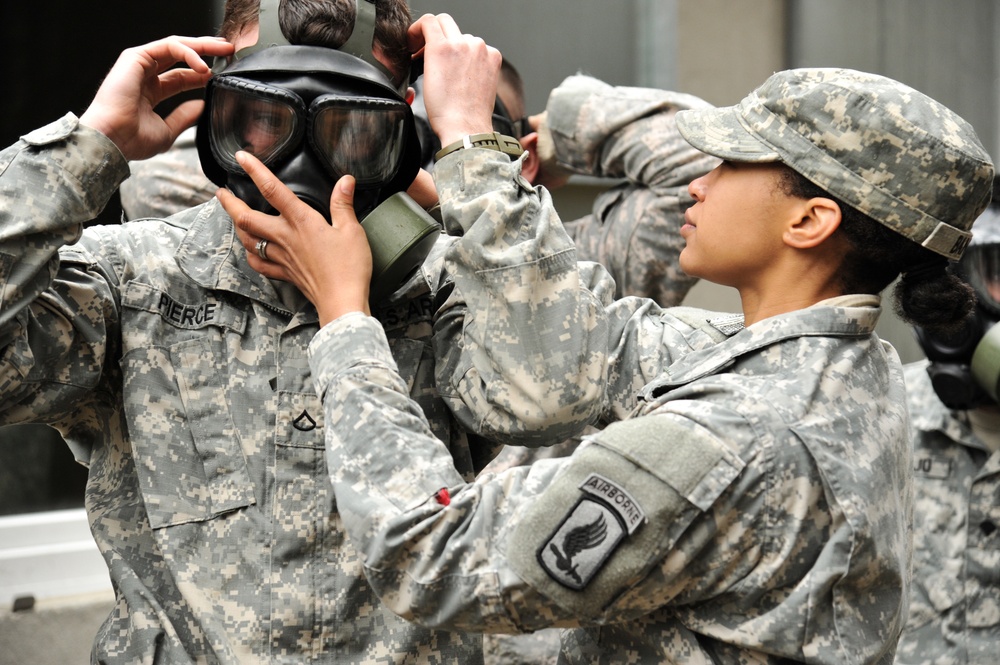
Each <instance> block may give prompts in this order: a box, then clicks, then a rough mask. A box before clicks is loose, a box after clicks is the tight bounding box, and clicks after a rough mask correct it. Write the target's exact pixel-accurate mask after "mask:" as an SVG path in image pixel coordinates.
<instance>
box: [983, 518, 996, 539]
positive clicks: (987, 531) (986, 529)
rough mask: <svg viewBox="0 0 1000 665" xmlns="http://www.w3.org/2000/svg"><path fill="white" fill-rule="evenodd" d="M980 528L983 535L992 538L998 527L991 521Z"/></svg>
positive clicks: (987, 521)
mask: <svg viewBox="0 0 1000 665" xmlns="http://www.w3.org/2000/svg"><path fill="white" fill-rule="evenodd" d="M979 528H980V530H981V531H982V532H983V535H986V536H992V535H993V532H994V531H996V530H997V525H996V524H994V523H993V522H992V521H991V520H986V521H985V522H983V523H982V524H980V525H979Z"/></svg>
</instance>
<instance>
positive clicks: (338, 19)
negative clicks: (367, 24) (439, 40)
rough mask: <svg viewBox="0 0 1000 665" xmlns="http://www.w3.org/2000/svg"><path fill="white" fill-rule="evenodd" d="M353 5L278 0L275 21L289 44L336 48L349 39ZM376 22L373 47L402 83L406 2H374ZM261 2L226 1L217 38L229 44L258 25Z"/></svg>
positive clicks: (349, 0)
mask: <svg viewBox="0 0 1000 665" xmlns="http://www.w3.org/2000/svg"><path fill="white" fill-rule="evenodd" d="M355 1H361V0H281V3H280V5H279V7H278V19H279V22H280V24H281V32H282V33H283V34H284V35H285V39H287V40H288V41H289V42H290V43H292V44H304V45H311V46H324V47H326V48H339V47H340V46H342V45H343V44H344V42H346V41H347V39H348V37H350V33H349V32H348V29H349V28H350V26H353V25H354V17H355V13H356V11H357V10H356V4H355ZM375 1H376V5H375V6H376V9H377V12H378V18H377V20H376V22H375V43H376V44H377V45H378V47H379V49H380V50H381V53H382V55H383V56H384V57H385V59H386V60H387V61H388V62H389V63H390V69H391V70H392V72H393V75H394V76H395V77H396V80H397V82H401V81H402V80H403V78H404V77H405V76H406V75H407V73H408V72H409V68H410V50H409V46H408V41H407V30H408V29H409V27H410V23H411V22H412V20H411V18H410V8H409V6H408V5H407V4H406V0H375ZM259 12H260V0H226V7H225V13H224V15H223V18H222V26H221V27H220V28H219V34H220V35H221V36H222V37H225V38H226V39H228V40H230V41H232V40H234V39H235V38H236V37H237V36H239V35H240V34H241V33H242V32H243V31H244V30H246V29H247V28H248V27H249V26H251V25H254V24H256V23H257V17H258V15H259Z"/></svg>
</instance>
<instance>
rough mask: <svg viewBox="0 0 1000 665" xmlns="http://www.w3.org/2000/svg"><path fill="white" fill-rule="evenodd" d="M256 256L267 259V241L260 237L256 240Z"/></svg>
mask: <svg viewBox="0 0 1000 665" xmlns="http://www.w3.org/2000/svg"><path fill="white" fill-rule="evenodd" d="M256 250H257V256H259V257H260V258H262V259H264V260H265V261H267V241H266V240H264V239H263V238H261V239H260V240H258V241H257V247H256Z"/></svg>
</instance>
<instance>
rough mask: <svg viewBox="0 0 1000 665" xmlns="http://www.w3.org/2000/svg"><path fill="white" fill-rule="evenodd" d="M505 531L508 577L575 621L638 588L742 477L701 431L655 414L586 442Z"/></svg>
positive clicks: (729, 456) (729, 455) (724, 450)
mask: <svg viewBox="0 0 1000 665" xmlns="http://www.w3.org/2000/svg"><path fill="white" fill-rule="evenodd" d="M589 441H590V445H587V446H584V447H582V448H580V449H579V450H577V451H576V453H574V455H573V457H572V458H571V460H570V462H569V463H568V464H567V466H566V469H565V471H564V472H563V473H562V474H561V475H559V476H558V477H557V478H556V479H555V480H554V481H553V483H552V485H550V486H549V488H548V489H546V490H545V492H544V493H542V494H541V495H540V496H539V497H538V501H537V502H535V504H534V505H532V506H531V507H530V508H529V509H528V510H527V511H526V513H525V515H524V516H523V518H522V519H521V521H520V523H519V524H518V526H517V527H516V528H515V530H514V532H513V534H512V538H511V540H510V542H509V545H508V548H507V549H508V551H507V558H508V560H509V561H510V563H511V565H512V567H513V568H514V570H515V571H516V572H517V573H518V574H519V575H520V576H521V577H522V579H524V580H525V581H526V582H528V583H529V584H530V585H531V586H533V587H535V588H536V589H537V590H539V591H540V592H542V593H544V594H545V595H546V596H548V597H550V598H552V599H553V600H554V601H555V602H557V603H558V604H560V605H561V606H563V607H565V608H566V609H567V610H569V611H570V612H572V613H573V614H574V615H575V616H577V617H580V618H581V619H587V618H591V617H598V616H600V615H601V613H602V612H603V611H604V610H605V608H606V607H607V606H608V605H609V604H611V603H612V602H614V600H615V599H616V598H618V597H619V596H621V595H622V594H623V593H624V592H626V591H627V590H628V589H630V588H631V587H632V586H634V585H635V584H637V583H638V582H639V581H641V580H642V579H643V578H644V577H645V576H646V575H647V574H648V572H649V570H650V569H651V567H652V566H654V565H656V564H657V563H658V562H659V561H660V560H662V558H663V557H664V556H665V555H666V553H667V552H668V551H669V550H670V548H671V547H673V545H674V544H675V543H676V542H677V539H678V538H679V536H680V535H681V534H682V533H683V532H684V530H685V529H686V528H687V527H688V525H689V524H690V523H691V522H692V520H694V519H695V518H696V517H697V516H698V515H700V514H701V513H702V512H704V511H707V510H708V509H709V508H710V507H711V506H712V504H713V503H714V502H715V500H716V499H717V498H718V496H719V495H720V494H721V493H722V492H723V491H724V490H725V489H726V488H727V487H729V485H730V484H731V483H732V482H733V480H735V479H736V477H737V476H738V475H739V474H740V472H741V471H742V470H743V468H744V466H745V465H744V463H743V461H742V460H741V459H740V458H739V457H738V456H737V455H736V454H735V453H734V452H733V451H732V450H731V449H729V448H728V447H727V446H726V445H725V444H724V443H722V442H721V441H719V440H718V439H717V438H716V437H715V436H713V435H712V434H711V433H710V432H709V431H708V430H706V429H704V428H702V427H701V426H699V425H696V424H694V423H692V422H691V421H690V420H687V419H686V418H683V417H680V416H676V415H673V414H659V415H651V416H644V417H641V418H635V419H632V420H625V421H620V422H617V423H614V424H612V425H610V426H608V427H607V428H606V429H604V430H603V431H601V432H599V433H598V434H596V435H594V436H593V437H592V438H590V440H589Z"/></svg>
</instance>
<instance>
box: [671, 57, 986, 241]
mask: <svg viewBox="0 0 1000 665" xmlns="http://www.w3.org/2000/svg"><path fill="white" fill-rule="evenodd" d="M677 125H678V128H679V129H680V133H681V135H682V136H684V138H685V139H687V141H688V142H689V143H691V144H692V145H693V146H695V147H696V148H698V149H699V150H702V151H703V152H707V153H709V154H711V155H715V156H716V157H721V158H722V159H726V160H731V161H738V162H782V163H784V164H786V165H787V166H789V167H790V168H792V169H794V170H795V171H798V172H799V173H801V174H802V175H803V176H805V177H806V178H808V179H809V180H810V181H812V182H813V183H815V184H816V185H818V186H819V187H821V188H823V189H824V190H825V191H827V192H829V193H830V194H831V195H833V196H835V197H837V198H839V199H840V200H842V201H843V202H844V203H846V204H848V205H850V206H852V207H854V208H857V209H858V210H859V211H861V212H862V213H864V214H866V215H868V216H869V217H871V218H872V219H874V220H876V221H878V222H881V223H882V224H884V225H886V226H888V227H889V228H891V229H892V230H894V231H896V232H897V233H900V234H902V235H904V236H906V237H907V238H909V239H911V240H913V241H914V242H917V243H918V244H920V245H922V246H924V247H926V248H927V249H929V250H932V251H934V252H936V253H938V254H941V255H943V256H946V257H948V258H950V259H958V258H959V257H960V256H961V255H962V252H963V251H964V250H965V248H966V246H967V245H968V244H969V240H970V239H971V237H972V235H971V233H970V232H969V229H970V227H971V226H972V223H973V222H974V221H975V219H976V218H977V217H978V216H979V214H980V213H981V212H982V211H983V210H984V209H985V208H986V206H987V204H988V203H989V201H990V193H991V187H992V183H993V162H992V160H991V159H990V156H989V155H988V154H987V152H986V150H985V149H984V148H983V145H982V143H980V141H979V138H978V137H977V136H976V133H975V131H974V130H973V129H972V127H971V126H970V125H969V123H967V122H966V121H965V120H963V119H962V118H960V117H959V116H958V115H956V114H955V113H953V112H952V111H950V110H949V109H948V108H946V107H945V106H944V105H942V104H940V103H938V102H936V101H934V100H933V99H931V98H930V97H928V96H926V95H924V94H922V93H920V92H918V91H916V90H914V89H912V88H910V87H908V86H905V85H903V84H902V83H899V82H897V81H894V80H892V79H889V78H886V77H884V76H878V75H875V74H866V73H864V72H858V71H853V70H849V69H793V70H787V71H782V72H778V73H776V74H774V75H772V76H771V77H770V78H768V79H767V80H766V81H765V82H764V83H763V84H762V85H761V86H760V87H759V88H757V89H756V90H754V91H753V92H751V93H750V94H749V95H748V96H747V97H746V98H744V99H743V101H741V102H740V103H739V104H737V105H736V106H728V107H724V108H715V109H692V110H685V111H681V112H679V113H678V114H677Z"/></svg>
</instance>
